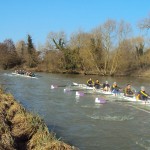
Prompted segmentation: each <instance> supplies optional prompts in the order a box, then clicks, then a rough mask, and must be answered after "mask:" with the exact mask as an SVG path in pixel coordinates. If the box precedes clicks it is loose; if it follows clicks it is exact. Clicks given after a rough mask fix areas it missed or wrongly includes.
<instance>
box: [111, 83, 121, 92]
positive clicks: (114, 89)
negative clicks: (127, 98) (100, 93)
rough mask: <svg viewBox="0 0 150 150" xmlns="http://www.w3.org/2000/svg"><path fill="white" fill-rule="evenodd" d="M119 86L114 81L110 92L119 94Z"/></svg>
mask: <svg viewBox="0 0 150 150" xmlns="http://www.w3.org/2000/svg"><path fill="white" fill-rule="evenodd" d="M120 89H121V88H120V87H118V85H117V83H116V82H114V83H113V85H112V86H111V92H112V93H114V94H120Z"/></svg>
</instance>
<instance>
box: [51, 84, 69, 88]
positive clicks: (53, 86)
mask: <svg viewBox="0 0 150 150" xmlns="http://www.w3.org/2000/svg"><path fill="white" fill-rule="evenodd" d="M58 87H66V85H54V84H52V85H51V89H56V88H58Z"/></svg>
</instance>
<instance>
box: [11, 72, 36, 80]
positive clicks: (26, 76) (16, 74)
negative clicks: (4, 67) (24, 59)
mask: <svg viewBox="0 0 150 150" xmlns="http://www.w3.org/2000/svg"><path fill="white" fill-rule="evenodd" d="M12 75H15V76H20V77H25V78H33V79H38V78H37V77H31V76H28V75H22V74H18V73H15V72H12Z"/></svg>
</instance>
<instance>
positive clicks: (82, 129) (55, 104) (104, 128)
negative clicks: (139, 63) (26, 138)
mask: <svg viewBox="0 0 150 150" xmlns="http://www.w3.org/2000/svg"><path fill="white" fill-rule="evenodd" d="M89 77H92V78H93V79H94V80H95V79H99V80H100V81H101V82H104V81H106V80H108V81H109V83H113V82H114V81H116V82H117V83H118V84H119V85H120V86H121V87H124V86H125V85H126V84H127V83H129V82H130V83H132V85H133V87H134V88H135V89H136V90H139V88H140V86H141V85H144V86H145V87H146V89H147V91H148V92H149V93H150V86H149V83H150V79H149V78H146V79H144V78H135V77H134V78H133V77H116V78H111V77H100V76H84V75H62V74H47V73H38V79H30V78H25V77H19V76H18V77H17V76H13V75H11V73H10V72H1V73H0V83H3V84H4V86H3V87H4V89H5V90H6V91H7V92H11V93H12V94H13V95H14V97H15V99H17V100H18V101H19V102H20V103H22V105H23V106H24V107H25V108H27V109H28V110H29V111H31V112H33V113H36V114H37V113H38V114H39V115H40V116H41V117H42V118H43V119H44V120H45V122H46V124H47V125H48V127H49V130H50V131H52V132H56V133H57V134H56V136H57V137H58V138H60V139H61V140H63V141H65V142H67V143H69V144H71V145H74V146H76V147H78V148H79V149H81V150H150V108H149V107H150V106H145V105H142V106H141V105H135V104H131V103H127V102H114V101H113V99H114V98H112V97H110V96H104V95H90V94H87V95H85V96H83V97H80V98H76V96H75V91H71V92H67V93H64V87H58V88H56V89H51V88H50V86H51V84H55V85H70V84H71V83H72V82H78V83H86V80H87V79H88V78H89ZM96 97H102V98H105V99H106V100H108V101H107V103H106V104H103V105H100V104H95V102H94V99H95V98H96Z"/></svg>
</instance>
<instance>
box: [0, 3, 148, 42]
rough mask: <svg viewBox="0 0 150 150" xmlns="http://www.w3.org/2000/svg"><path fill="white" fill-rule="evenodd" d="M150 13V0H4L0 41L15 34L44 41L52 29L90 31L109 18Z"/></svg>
mask: <svg viewBox="0 0 150 150" xmlns="http://www.w3.org/2000/svg"><path fill="white" fill-rule="evenodd" d="M149 14H150V0H0V42H3V40H5V39H8V38H11V39H12V40H13V41H14V42H17V41H19V40H26V37H27V34H30V35H31V36H32V39H33V42H34V43H35V44H36V45H37V44H38V43H44V42H45V41H46V37H47V35H48V33H49V32H51V31H53V32H59V31H65V32H66V33H67V35H68V36H69V35H70V34H71V33H73V32H76V31H78V30H79V29H82V30H83V31H90V30H91V29H93V28H95V27H97V26H99V25H100V24H102V23H104V22H105V21H106V20H108V19H114V20H116V21H120V20H124V21H126V22H129V23H130V24H131V25H132V27H133V29H134V30H135V31H136V25H137V22H138V21H139V20H141V19H143V18H146V17H147V16H148V15H149Z"/></svg>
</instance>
